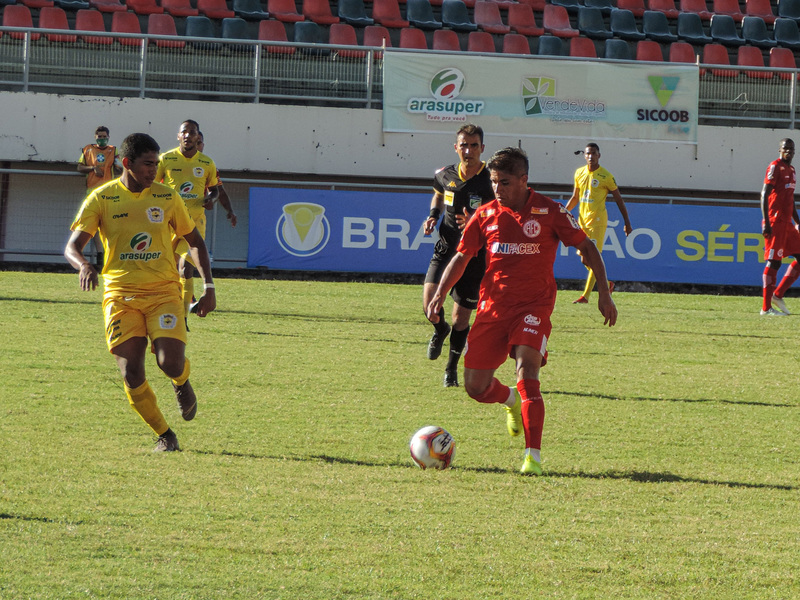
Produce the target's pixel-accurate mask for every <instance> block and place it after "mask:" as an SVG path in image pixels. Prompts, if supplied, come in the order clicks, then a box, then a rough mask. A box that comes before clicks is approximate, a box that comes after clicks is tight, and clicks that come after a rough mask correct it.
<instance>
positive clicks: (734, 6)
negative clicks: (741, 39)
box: [713, 0, 744, 23]
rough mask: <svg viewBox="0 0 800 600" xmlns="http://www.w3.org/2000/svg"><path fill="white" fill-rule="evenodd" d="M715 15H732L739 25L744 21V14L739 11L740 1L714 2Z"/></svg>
mask: <svg viewBox="0 0 800 600" xmlns="http://www.w3.org/2000/svg"><path fill="white" fill-rule="evenodd" d="M713 6H714V11H713V12H714V14H715V15H730V16H731V17H733V20H734V21H736V22H737V23H741V22H742V20H743V19H744V13H743V12H742V11H741V10H740V9H739V0H713Z"/></svg>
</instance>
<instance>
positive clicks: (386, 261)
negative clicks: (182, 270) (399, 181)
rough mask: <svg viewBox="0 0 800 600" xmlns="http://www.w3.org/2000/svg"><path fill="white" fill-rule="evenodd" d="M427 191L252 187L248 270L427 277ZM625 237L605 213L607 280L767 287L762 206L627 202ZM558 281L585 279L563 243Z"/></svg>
mask: <svg viewBox="0 0 800 600" xmlns="http://www.w3.org/2000/svg"><path fill="white" fill-rule="evenodd" d="M429 206H430V195H427V194H411V193H409V194H395V193H387V192H347V191H328V190H298V189H276V188H251V190H250V242H249V248H248V258H247V263H248V266H249V267H268V268H270V269H288V270H299V271H350V272H362V273H419V274H424V273H425V271H426V270H427V268H428V261H429V260H430V257H431V254H432V252H433V245H434V243H435V242H436V238H435V236H425V235H424V234H423V231H422V224H423V221H424V220H425V218H426V216H427V214H428V208H429ZM628 211H629V213H630V215H631V222H632V224H633V226H634V227H635V229H634V231H633V232H632V233H631V235H629V236H628V237H625V233H624V231H623V228H622V220H621V218H620V217H619V213H618V212H617V209H616V206H615V205H613V203H612V205H611V206H610V207H609V227H608V230H607V232H606V238H605V242H604V247H603V259H604V260H605V262H606V267H607V269H608V272H609V278H611V279H617V280H620V281H649V282H672V283H697V284H720V285H756V286H757V285H761V273H762V271H763V266H762V265H763V255H764V238H763V237H762V236H761V233H760V231H761V214H760V211H759V210H758V209H757V208H755V207H754V208H728V207H724V208H723V207H708V206H668V205H652V204H633V203H629V204H628ZM555 273H556V277H558V278H561V279H583V278H584V277H585V276H586V270H585V268H584V267H583V265H582V264H581V262H580V259H579V258H578V256H577V253H576V251H575V250H574V249H573V248H565V247H563V246H562V247H561V251H560V254H559V256H558V258H557V259H556V264H555Z"/></svg>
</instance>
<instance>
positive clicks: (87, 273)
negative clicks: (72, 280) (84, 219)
mask: <svg viewBox="0 0 800 600" xmlns="http://www.w3.org/2000/svg"><path fill="white" fill-rule="evenodd" d="M90 239H92V235H91V234H89V233H86V232H85V231H73V232H72V235H71V236H70V237H69V241H68V242H67V246H66V247H65V248H64V258H66V259H67V262H69V264H71V265H72V266H73V267H74V268H75V270H76V271H78V281H79V282H80V286H81V289H82V290H83V291H84V292H88V291H90V290H93V289H95V288H96V287H97V281H98V279H97V271H96V270H95V268H94V267H93V266H92V264H91V263H90V262H89V261H88V260H86V257H85V256H84V255H83V249H84V248H85V247H86V244H88V243H89V240H90Z"/></svg>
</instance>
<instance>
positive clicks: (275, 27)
mask: <svg viewBox="0 0 800 600" xmlns="http://www.w3.org/2000/svg"><path fill="white" fill-rule="evenodd" d="M258 39H259V40H261V41H263V42H288V41H289V39H288V38H287V37H286V27H285V26H284V24H283V23H282V22H281V21H274V20H273V19H264V20H262V21H261V22H260V23H259V24H258ZM296 50H297V48H295V47H294V46H267V52H269V53H270V54H294V53H295V51H296Z"/></svg>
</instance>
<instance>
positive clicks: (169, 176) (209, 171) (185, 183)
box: [156, 148, 219, 220]
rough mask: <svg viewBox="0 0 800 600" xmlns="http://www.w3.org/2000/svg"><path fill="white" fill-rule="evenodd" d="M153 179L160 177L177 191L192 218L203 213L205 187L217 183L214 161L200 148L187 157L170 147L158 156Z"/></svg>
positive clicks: (157, 179)
mask: <svg viewBox="0 0 800 600" xmlns="http://www.w3.org/2000/svg"><path fill="white" fill-rule="evenodd" d="M156 181H163V182H164V183H165V184H167V185H168V186H169V187H171V188H173V189H174V190H175V191H177V192H178V193H179V194H180V196H181V198H183V201H184V202H185V203H186V208H187V209H189V215H190V216H191V217H192V219H194V220H197V219H199V218H200V216H202V215H203V214H204V213H203V211H204V210H205V209H204V208H203V198H205V194H206V189H207V188H212V187H215V186H217V185H219V180H218V179H217V165H216V164H214V161H213V160H212V159H211V158H209V157H208V156H206V155H205V154H203V153H202V152H197V153H195V155H194V156H192V157H191V158H187V157H185V156H184V155H183V154H182V153H181V150H180V148H173V149H172V150H170V151H169V152H164V154H162V155H161V156H159V162H158V173H157V174H156Z"/></svg>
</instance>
